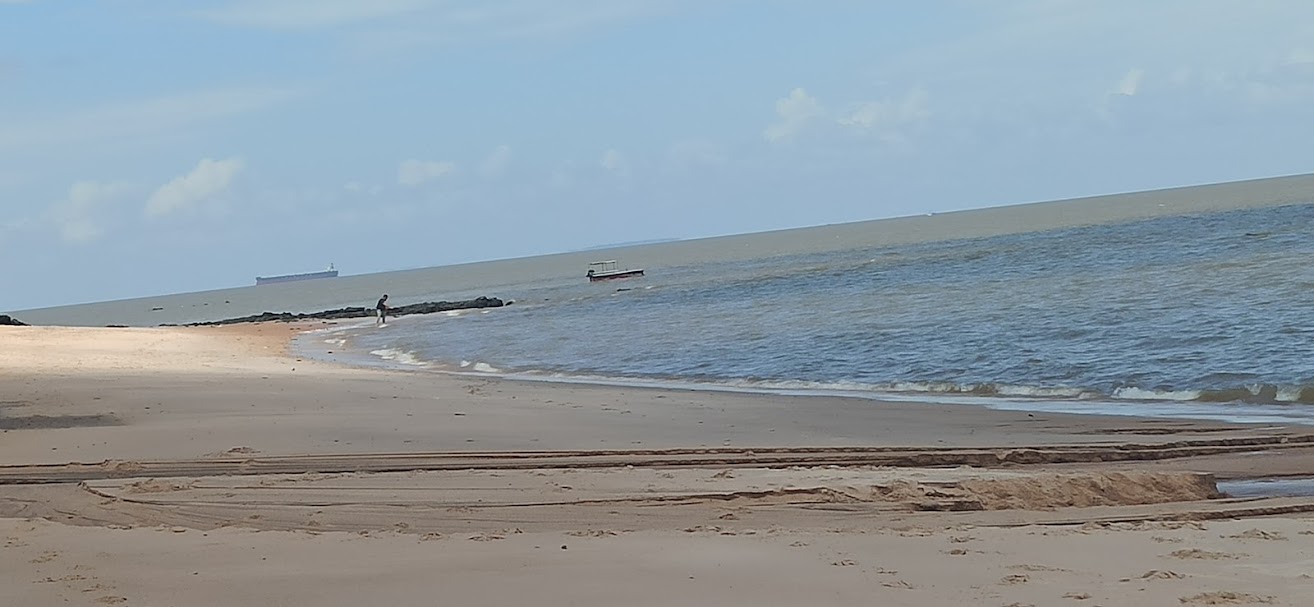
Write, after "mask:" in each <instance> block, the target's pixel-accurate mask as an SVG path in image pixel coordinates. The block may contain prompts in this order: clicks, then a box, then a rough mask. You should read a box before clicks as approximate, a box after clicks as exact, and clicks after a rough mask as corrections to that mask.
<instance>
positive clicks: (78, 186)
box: [50, 181, 133, 244]
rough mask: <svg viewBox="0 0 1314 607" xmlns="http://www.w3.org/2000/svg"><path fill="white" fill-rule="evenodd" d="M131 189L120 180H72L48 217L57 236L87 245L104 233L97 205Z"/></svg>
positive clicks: (108, 201)
mask: <svg viewBox="0 0 1314 607" xmlns="http://www.w3.org/2000/svg"><path fill="white" fill-rule="evenodd" d="M132 191H133V188H132V186H131V185H129V184H126V183H122V182H115V183H111V182H96V181H79V182H77V183H74V184H73V186H72V187H70V188H69V190H68V196H67V197H65V198H64V199H63V200H61V201H59V202H56V203H55V204H53V205H51V210H50V211H51V212H50V217H51V220H52V221H53V222H54V224H55V227H56V228H57V229H58V230H59V237H60V239H62V240H63V241H64V242H67V243H70V244H86V243H88V242H91V241H93V240H95V239H97V238H99V237H100V235H101V234H103V233H104V232H105V230H104V227H103V226H102V225H101V223H100V221H99V220H98V219H97V216H98V215H99V212H98V211H99V210H100V208H101V207H102V206H105V205H106V204H108V203H112V202H114V201H116V200H120V199H122V198H123V197H124V196H125V195H126V194H128V193H130V192H132Z"/></svg>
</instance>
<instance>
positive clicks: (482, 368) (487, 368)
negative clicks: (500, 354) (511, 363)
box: [474, 363, 502, 373]
mask: <svg viewBox="0 0 1314 607" xmlns="http://www.w3.org/2000/svg"><path fill="white" fill-rule="evenodd" d="M474 370H475V371H478V372H480V373H501V372H502V370H501V369H498V368H497V367H494V366H492V365H490V364H488V363H475V365H474Z"/></svg>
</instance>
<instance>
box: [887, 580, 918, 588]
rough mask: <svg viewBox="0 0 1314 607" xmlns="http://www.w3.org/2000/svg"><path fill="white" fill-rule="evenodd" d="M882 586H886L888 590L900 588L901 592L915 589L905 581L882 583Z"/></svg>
mask: <svg viewBox="0 0 1314 607" xmlns="http://www.w3.org/2000/svg"><path fill="white" fill-rule="evenodd" d="M881 585H882V586H884V587H886V588H898V589H900V590H912V589H913V585H912V584H909V583H908V582H905V581H903V580H895V581H893V582H881Z"/></svg>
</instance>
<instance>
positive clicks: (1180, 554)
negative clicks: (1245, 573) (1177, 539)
mask: <svg viewBox="0 0 1314 607" xmlns="http://www.w3.org/2000/svg"><path fill="white" fill-rule="evenodd" d="M1169 556H1171V557H1173V558H1179V559H1201V560H1220V559H1239V558H1241V557H1242V556H1244V555H1239V554H1228V553H1226V552H1209V551H1208V550H1199V549H1196V548H1192V549H1190V550H1176V551H1174V552H1173V553H1172V554H1170V555H1169Z"/></svg>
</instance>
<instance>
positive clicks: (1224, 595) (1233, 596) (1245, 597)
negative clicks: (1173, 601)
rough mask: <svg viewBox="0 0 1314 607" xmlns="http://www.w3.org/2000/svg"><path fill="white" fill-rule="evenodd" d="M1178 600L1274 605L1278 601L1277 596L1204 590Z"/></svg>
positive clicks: (1188, 602) (1196, 603) (1204, 602)
mask: <svg viewBox="0 0 1314 607" xmlns="http://www.w3.org/2000/svg"><path fill="white" fill-rule="evenodd" d="M1177 600H1179V601H1181V602H1182V603H1184V604H1187V605H1250V604H1263V605H1273V604H1275V603H1277V597H1272V596H1258V595H1254V594H1246V593H1244V592H1228V591H1223V592H1202V593H1200V594H1197V595H1194V596H1184V597H1182V598H1180V599H1177Z"/></svg>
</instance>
